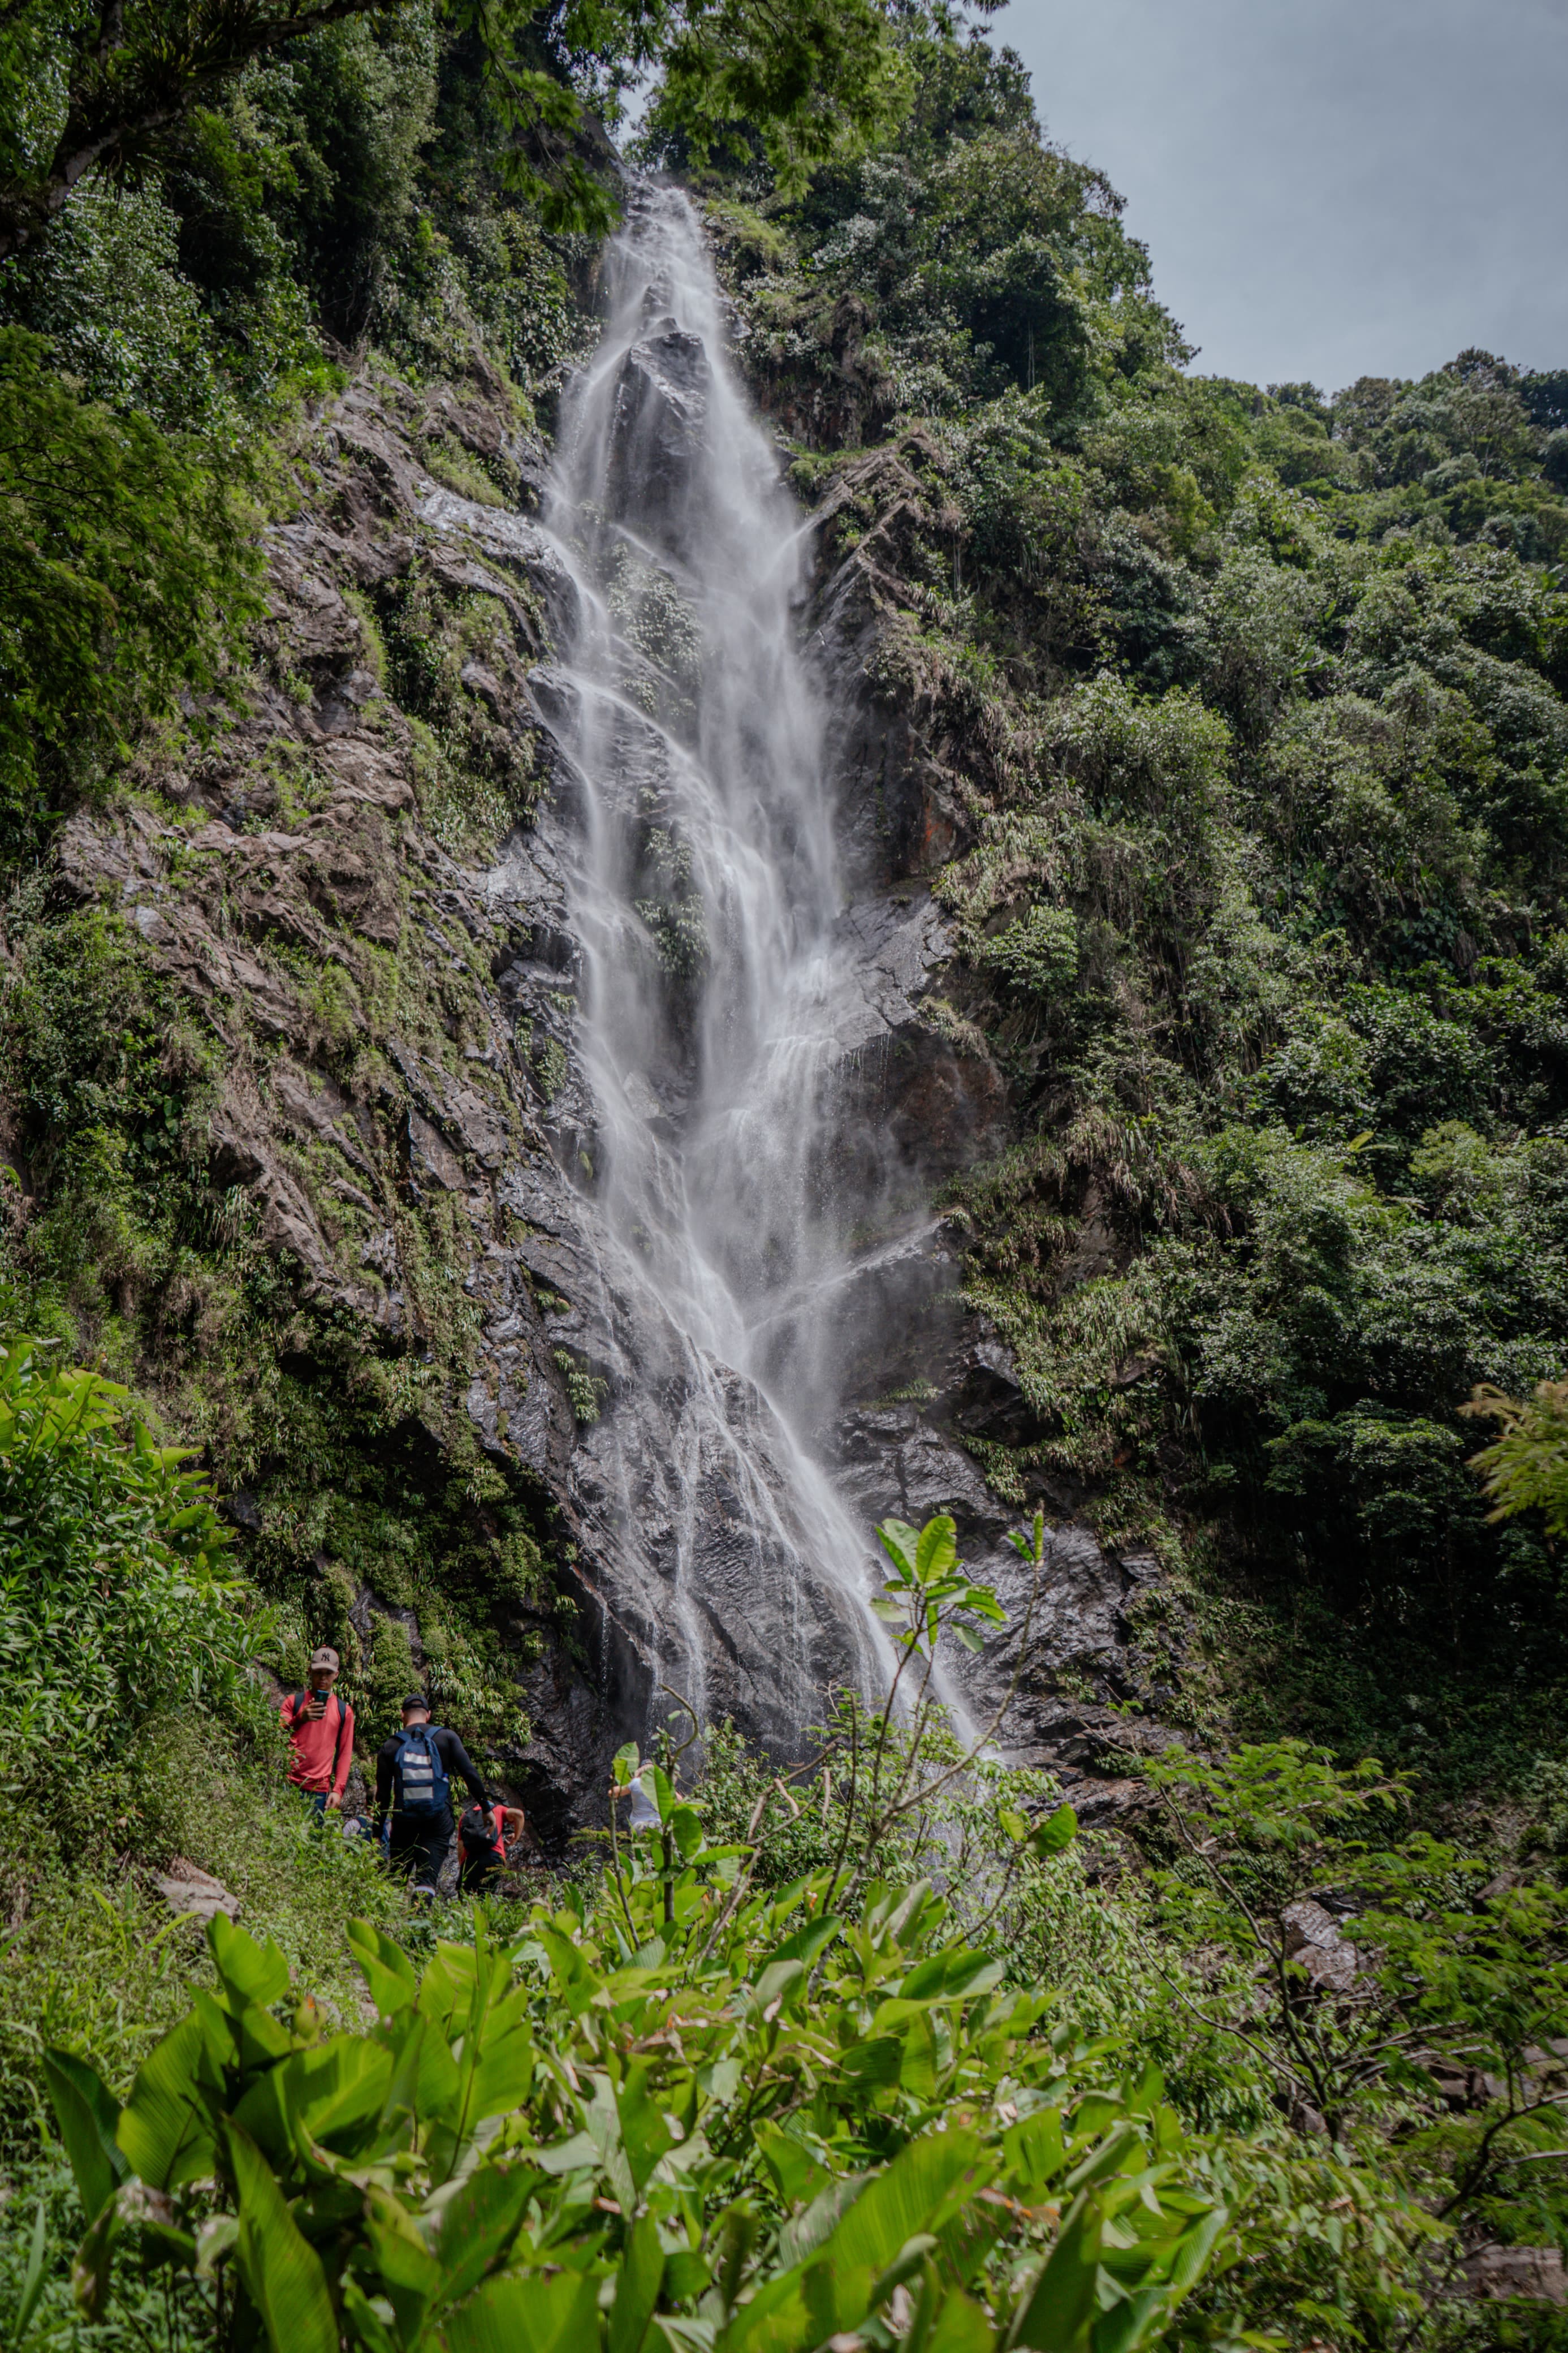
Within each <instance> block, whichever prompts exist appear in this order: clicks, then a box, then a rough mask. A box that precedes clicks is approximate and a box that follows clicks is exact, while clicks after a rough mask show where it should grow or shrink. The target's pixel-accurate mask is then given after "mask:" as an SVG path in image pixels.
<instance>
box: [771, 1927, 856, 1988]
mask: <svg viewBox="0 0 1568 2353" xmlns="http://www.w3.org/2000/svg"><path fill="white" fill-rule="evenodd" d="M843 1926H844V1923H843V1921H842V1920H840V1919H838V1918H837V1917H835V1916H834V1915H831V1914H830V1915H829V1916H828V1917H827V1918H826V1920H808V1921H807V1922H806V1924H805V1927H804V1928H797V1929H796V1930H795V1933H794V1935H793V1936H786V1937H785V1938H784V1942H783V1944H782V1945H775V1946H774V1947H773V1951H772V1952H771V1953H769V1954H768V1956H767V1957H766V1959H765V1960H764V1961H763V1965H762V1968H761V1969H759V1971H758V1973H757V1974H758V1977H759V1978H761V1977H762V1976H763V1973H764V1972H765V1971H766V1970H768V1969H770V1968H773V1965H774V1963H775V1962H778V1961H802V1962H804V1963H805V1967H806V1968H808V1969H809V1968H813V1967H814V1966H815V1964H816V1960H817V1958H818V1957H819V1955H821V1954H823V1953H825V1952H826V1949H827V1947H828V1946H829V1945H831V1943H832V1942H833V1939H834V1938H835V1936H837V1935H838V1933H839V1931H840V1929H841V1928H842V1927H843Z"/></svg>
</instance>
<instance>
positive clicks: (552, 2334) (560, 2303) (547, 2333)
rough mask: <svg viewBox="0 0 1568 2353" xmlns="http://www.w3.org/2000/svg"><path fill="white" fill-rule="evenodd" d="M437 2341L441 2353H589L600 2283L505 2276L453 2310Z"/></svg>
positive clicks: (567, 2276) (574, 2277)
mask: <svg viewBox="0 0 1568 2353" xmlns="http://www.w3.org/2000/svg"><path fill="white" fill-rule="evenodd" d="M439 2338H440V2343H441V2345H442V2346H443V2348H445V2353H591V2348H593V2347H595V2346H596V2345H597V2344H598V2341H599V2283H598V2281H597V2280H596V2279H594V2278H593V2277H591V2276H582V2275H579V2274H575V2273H572V2272H565V2273H560V2274H557V2275H556V2276H555V2277H554V2278H553V2279H538V2278H531V2277H526V2276H521V2275H519V2274H515V2273H506V2272H503V2273H501V2274H500V2276H499V2277H497V2278H495V2279H491V2280H487V2281H486V2282H485V2284H484V2285H483V2287H481V2288H479V2289H477V2290H476V2291H475V2293H474V2294H473V2295H470V2296H469V2297H468V2299H467V2301H466V2302H465V2303H462V2304H459V2305H455V2306H453V2308H452V2310H451V2311H450V2312H449V2313H448V2314H447V2318H446V2321H445V2323H444V2325H443V2327H442V2328H441V2329H440V2331H439Z"/></svg>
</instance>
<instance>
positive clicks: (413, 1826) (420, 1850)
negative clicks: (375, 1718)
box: [375, 1692, 485, 1903]
mask: <svg viewBox="0 0 1568 2353" xmlns="http://www.w3.org/2000/svg"><path fill="white" fill-rule="evenodd" d="M454 1777H460V1778H461V1779H462V1780H463V1782H464V1784H465V1785H466V1787H467V1788H468V1794H469V1796H470V1797H471V1798H472V1799H474V1800H475V1802H476V1803H482V1802H483V1799H484V1794H485V1792H484V1784H483V1783H482V1782H481V1781H480V1779H479V1775H478V1774H477V1773H476V1772H475V1770H474V1767H473V1762H472V1759H471V1758H470V1757H469V1755H468V1750H467V1749H466V1748H465V1747H464V1746H463V1744H462V1742H461V1740H460V1739H459V1738H458V1735H457V1734H456V1733H455V1732H448V1731H447V1728H446V1726H445V1725H439V1724H432V1723H431V1721H430V1703H429V1702H428V1700H427V1699H426V1696H425V1694H424V1693H423V1692H410V1693H409V1694H408V1697H407V1698H406V1699H405V1701H404V1703H403V1729H402V1731H401V1732H395V1733H394V1734H393V1735H392V1736H391V1738H390V1739H388V1740H384V1741H383V1742H382V1744H381V1746H380V1748H379V1749H378V1750H377V1752H376V1759H375V1827H376V1834H377V1836H378V1837H379V1836H381V1835H382V1833H383V1831H385V1833H386V1842H387V1851H388V1861H389V1862H391V1864H392V1867H393V1869H394V1870H395V1871H400V1872H402V1873H404V1875H405V1877H406V1878H407V1879H408V1881H409V1883H410V1885H411V1888H412V1891H413V1894H414V1895H415V1897H416V1900H417V1901H421V1902H424V1903H428V1902H429V1901H430V1900H431V1898H432V1897H433V1896H434V1895H435V1893H436V1888H437V1882H438V1881H439V1879H440V1876H441V1867H442V1865H443V1864H444V1863H445V1862H446V1860H447V1852H448V1850H449V1849H450V1847H451V1843H452V1781H453V1778H454Z"/></svg>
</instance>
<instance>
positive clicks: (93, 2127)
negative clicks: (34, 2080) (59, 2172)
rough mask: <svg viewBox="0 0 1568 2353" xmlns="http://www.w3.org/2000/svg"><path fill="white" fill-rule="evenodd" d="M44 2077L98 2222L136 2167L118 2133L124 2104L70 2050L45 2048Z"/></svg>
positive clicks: (84, 2199) (85, 2204) (81, 2193)
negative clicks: (133, 2167)
mask: <svg viewBox="0 0 1568 2353" xmlns="http://www.w3.org/2000/svg"><path fill="white" fill-rule="evenodd" d="M44 2081H45V2083H46V2084H47V2086H48V2093H49V2099H50V2102H51V2104H52V2105H53V2107H54V2111H55V2116H56V2118H57V2120H58V2124H59V2128H60V2138H61V2139H62V2140H63V2141H64V2143H65V2146H66V2155H67V2157H68V2158H69V2159H70V2168H71V2174H72V2176H73V2178H74V2179H75V2182H76V2187H77V2195H78V2197H79V2199H80V2200H81V2206H82V2212H83V2213H84V2214H85V2215H86V2216H87V2219H88V2221H89V2222H90V2221H96V2219H97V2217H98V2216H99V2215H100V2213H101V2212H102V2211H103V2209H104V2207H105V2206H106V2205H107V2204H108V2202H109V2200H110V2198H111V2197H112V2196H113V2194H114V2192H115V2190H116V2189H118V2188H119V2186H120V2184H121V2182H122V2181H123V2180H124V2179H125V2178H126V2176H127V2174H128V2173H129V2172H130V2170H131V2168H130V2167H129V2165H128V2164H127V2163H126V2161H125V2156H124V2152H123V2151H122V2149H121V2147H120V2145H119V2143H118V2142H117V2141H116V2139H115V2137H114V2135H115V2129H116V2127H117V2126H118V2125H119V2122H120V2105H119V2103H118V2101H117V2100H115V2098H114V2097H113V2095H112V2094H111V2093H110V2091H109V2090H108V2088H107V2086H106V2085H105V2084H103V2083H102V2082H101V2081H100V2078H99V2076H98V2075H97V2074H96V2073H94V2071H93V2069H92V2068H90V2067H89V2065H88V2063H87V2062H86V2060H85V2059H77V2058H74V2057H73V2056H72V2055H71V2054H70V2052H66V2051H46V2052H45V2053H44Z"/></svg>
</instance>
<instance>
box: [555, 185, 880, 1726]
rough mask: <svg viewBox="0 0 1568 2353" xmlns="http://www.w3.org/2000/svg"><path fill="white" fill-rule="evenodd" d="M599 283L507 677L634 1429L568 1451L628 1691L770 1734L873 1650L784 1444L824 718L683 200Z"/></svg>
mask: <svg viewBox="0 0 1568 2353" xmlns="http://www.w3.org/2000/svg"><path fill="white" fill-rule="evenodd" d="M607 268H608V273H609V310H608V322H607V324H606V327H605V334H604V338H603V341H602V343H601V345H600V347H599V350H598V352H597V353H596V355H595V358H594V360H593V361H592V363H591V364H589V365H588V366H587V367H586V368H585V369H584V372H583V374H582V375H581V377H580V378H579V380H578V381H577V383H576V384H575V385H574V388H573V391H572V393H571V395H570V396H569V398H568V400H567V402H566V404H565V413H564V416H563V429H562V433H561V437H560V443H561V455H560V458H559V459H558V464H557V474H556V486H555V491H554V495H553V498H552V501H551V503H550V506H549V507H548V509H547V512H546V517H545V520H546V522H547V525H548V528H549V532H550V534H551V536H552V540H553V541H554V542H555V543H556V546H557V548H558V550H559V552H560V556H561V560H562V562H563V565H565V566H566V567H568V568H569V571H570V574H571V577H572V581H573V584H574V590H575V594H574V598H573V600H572V603H571V607H570V609H569V614H568V618H567V621H566V623H565V625H564V626H563V627H560V628H558V631H557V638H558V643H557V659H556V660H555V661H554V663H553V664H552V665H550V666H549V667H548V669H547V670H546V671H544V672H542V673H541V674H539V676H538V677H537V678H536V681H535V686H536V693H537V695H538V698H539V701H540V704H541V707H542V710H543V711H544V712H546V714H547V717H548V719H549V723H550V725H551V728H552V733H553V734H554V737H555V740H556V743H557V744H558V745H559V746H560V747H561V749H562V750H563V753H564V754H565V755H566V759H567V761H568V763H569V766H570V771H571V774H572V777H573V780H574V802H575V806H574V808H573V809H572V811H571V821H570V824H569V825H568V826H566V827H565V828H563V849H562V857H563V865H564V868H565V871H566V877H567V888H568V896H569V905H570V912H571V923H572V930H573V934H574V937H575V940H576V942H577V944H578V947H579V951H580V956H581V965H580V973H579V978H578V989H577V1009H576V1029H575V1044H576V1047H577V1050H578V1051H579V1053H580V1054H581V1057H582V1060H583V1066H584V1071H585V1075H586V1079H587V1082H588V1087H589V1090H590V1092H591V1095H592V1113H591V1118H590V1120H589V1121H588V1123H587V1125H586V1129H585V1133H584V1134H583V1135H582V1136H581V1137H580V1138H579V1139H577V1141H576V1143H575V1145H574V1150H573V1152H572V1153H571V1154H570V1155H568V1166H567V1173H568V1175H569V1176H571V1178H572V1179H573V1181H574V1184H576V1185H577V1186H578V1187H579V1188H580V1190H581V1191H582V1193H583V1194H584V1197H585V1198H586V1200H587V1202H588V1203H589V1204H591V1212H592V1226H591V1231H592V1234H593V1236H594V1252H593V1255H594V1281H595V1286H596V1289H597V1293H598V1300H597V1310H596V1321H597V1325H598V1328H599V1330H600V1331H601V1333H602V1334H603V1335H606V1336H605V1338H604V1339H603V1341H602V1344H601V1345H602V1346H603V1349H604V1352H605V1358H606V1361H607V1362H608V1363H609V1365H610V1366H611V1369H612V1373H614V1372H615V1370H616V1366H620V1367H621V1368H623V1371H624V1373H625V1376H626V1381H625V1383H624V1384H623V1383H616V1382H615V1381H612V1388H613V1389H614V1388H616V1387H618V1386H626V1385H630V1386H640V1387H641V1388H643V1389H644V1390H646V1391H647V1393H648V1394H649V1395H650V1396H651V1397H653V1398H657V1400H658V1415H659V1419H658V1420H657V1421H656V1422H650V1420H649V1419H648V1417H647V1414H644V1415H641V1416H639V1415H637V1413H636V1412H634V1411H631V1410H628V1409H625V1408H624V1407H622V1406H617V1404H616V1402H615V1400H614V1398H612V1404H611V1407H610V1409H609V1410H608V1411H607V1412H606V1414H605V1419H604V1421H603V1422H602V1423H601V1424H600V1425H599V1426H598V1427H597V1428H595V1430H591V1431H590V1432H589V1433H588V1434H587V1438H586V1440H585V1442H584V1447H583V1449H581V1450H580V1451H582V1452H583V1453H584V1454H585V1455H586V1457H587V1461H588V1467H587V1470H586V1471H585V1472H584V1482H585V1492H586V1493H587V1494H588V1497H589V1504H590V1508H591V1510H592V1512H593V1513H594V1514H595V1518H596V1521H597V1524H598V1525H599V1528H600V1531H601V1539H600V1550H601V1554H603V1553H604V1552H605V1550H609V1551H611V1552H614V1551H615V1550H616V1547H619V1550H620V1554H621V1556H624V1557H626V1558H627V1559H628V1560H629V1559H632V1558H639V1557H640V1558H642V1559H644V1560H646V1561H647V1563H648V1567H647V1572H646V1574H645V1575H643V1577H642V1578H641V1592H640V1602H639V1604H638V1606H639V1608H640V1611H641V1615H642V1621H643V1625H644V1639H645V1641H646V1642H647V1646H648V1648H650V1649H651V1651H653V1653H654V1654H655V1667H656V1671H657V1678H658V1679H662V1680H666V1681H668V1683H671V1684H672V1685H673V1687H675V1688H676V1689H678V1690H680V1691H682V1692H683V1693H684V1694H686V1695H687V1696H689V1698H690V1699H691V1701H692V1704H693V1705H694V1706H695V1707H696V1708H697V1709H698V1710H699V1712H700V1713H703V1714H705V1715H706V1714H709V1713H710V1712H716V1711H717V1710H719V1709H721V1708H725V1707H731V1706H734V1707H736V1710H737V1713H741V1714H743V1715H746V1716H747V1717H748V1718H749V1719H750V1720H751V1722H752V1724H753V1725H757V1724H759V1723H760V1724H761V1725H763V1728H764V1730H765V1731H767V1732H768V1733H769V1734H770V1735H771V1736H773V1738H774V1739H775V1740H777V1741H779V1742H782V1743H785V1744H787V1743H789V1742H791V1741H792V1740H793V1739H794V1738H795V1736H797V1735H798V1733H799V1731H800V1730H801V1728H802V1727H803V1726H804V1725H806V1724H809V1723H811V1722H813V1721H819V1720H820V1714H821V1707H822V1692H823V1687H824V1685H825V1683H827V1682H829V1681H831V1680H834V1679H837V1680H839V1681H854V1682H857V1683H860V1684H861V1685H862V1686H865V1685H866V1684H867V1683H868V1682H869V1681H871V1680H874V1679H879V1662H880V1659H881V1657H882V1655H883V1653H882V1649H881V1638H880V1636H879V1632H878V1630H877V1628H876V1624H875V1620H873V1619H872V1618H871V1617H870V1614H869V1611H868V1606H867V1596H868V1591H869V1589H870V1585H871V1570H870V1548H869V1544H868V1531H865V1530H863V1529H861V1528H860V1527H858V1525H856V1523H855V1522H854V1521H853V1520H852V1518H851V1517H850V1515H849V1514H848V1513H847V1510H846V1508H845V1506H844V1504H842V1502H841V1501H840V1499H839V1497H838V1495H837V1493H836V1492H835V1489H834V1486H833V1483H832V1482H831V1480H830V1478H829V1476H828V1475H827V1473H826V1471H825V1469H824V1467H823V1465H822V1462H821V1461H820V1460H819V1457H818V1451H817V1447H816V1444H814V1440H813V1431H814V1430H821V1428H822V1427H823V1426H824V1425H825V1424H826V1423H829V1422H830V1421H831V1419H832V1415H833V1410H834V1407H835V1404H836V1401H837V1377H836V1355H837V1351H836V1347H835V1342H834V1314H835V1307H836V1303H837V1300H838V1298H839V1295H840V1293H841V1291H842V1287H843V1284H844V1281H845V1277H846V1273H847V1268H848V1265H849V1244H848V1239H847V1232H846V1230H845V1228H846V1222H847V1219H849V1217H850V1216H851V1215H852V1204H851V1202H850V1201H849V1200H847V1198H845V1194H846V1188H845V1187H843V1186H842V1185H841V1184H838V1183H837V1182H836V1175H835V1161H836V1154H837V1149H838V1139H837V1138H836V1135H835V1132H834V1121H833V1089H834V1078H835V1071H836V1069H837V1066H838V1065H839V1064H840V1063H841V1062H842V1061H843V1060H844V1059H845V1057H846V1055H847V1053H850V1052H852V1051H853V1049H854V1047H855V1045H856V1043H857V1039H856V1037H855V1035H854V1021H853V1009H854V1004H855V1001H856V1000H855V989H854V979H853V973H852V970H851V966H850V957H849V952H848V950H847V947H846V945H845V944H844V941H843V938H842V935H841V926H840V915H841V911H842V902H843V896H844V894H843V891H842V888H841V883H840V880H839V876H838V872H837V860H836V855H835V843H834V825H833V807H832V796H831V789H830V770H829V760H828V745H827V714H826V712H825V709H824V707H823V705H822V702H821V701H820V699H819V697H818V694H817V692H816V691H815V689H814V685H813V681H812V678H811V676H810V673H809V670H808V668H807V666H806V664H805V661H804V660H803V659H802V656H801V652H800V650H799V647H798V644H797V638H798V624H799V615H800V609H801V606H802V602H803V598H804V593H805V527H804V525H803V522H802V518H801V516H800V514H799V512H798V511H797V510H796V509H795V506H794V504H793V502H792V501H791V500H790V498H789V496H788V494H787V492H786V491H785V490H784V488H783V487H782V485H781V483H780V480H779V466H778V459H777V455H776V452H775V451H774V449H773V448H772V447H771V446H770V444H769V442H768V440H767V438H765V436H764V434H763V431H762V430H761V429H760V427H759V426H758V424H757V423H756V421H755V419H754V418H753V417H752V414H751V412H750V409H749V408H748V406H747V403H746V401H745V398H744V396H743V395H742V390H741V388H740V386H739V385H738V383H737V382H736V379H735V376H734V374H733V372H732V370H731V366H730V364H729V361H728V358H727V355H726V351H725V329H724V316H723V305H722V300H721V295H720V292H719V289H718V287H717V284H716V282H715V280H714V275H713V270H712V266H711V263H710V258H709V255H708V251H707V248H706V245H705V242H704V239H703V236H702V232H701V229H700V225H699V222H698V220H697V218H696V216H695V215H694V213H693V211H692V208H691V206H690V205H689V202H688V201H687V199H686V198H685V196H684V195H680V194H679V193H678V192H676V191H674V190H671V189H666V188H660V187H656V186H650V185H646V184H643V185H637V186H635V187H634V188H633V189H632V191H631V192H630V195H629V198H628V205H627V216H626V225H625V227H624V228H623V230H622V231H621V233H620V235H619V236H618V237H616V239H615V240H614V242H613V244H612V246H611V248H610V251H609V256H608V263H607ZM650 1456H657V1457H658V1458H659V1459H658V1460H652V1459H650ZM627 1581H628V1583H635V1582H636V1580H633V1579H630V1578H629V1577H628V1580H627ZM716 1662H717V1663H718V1665H719V1666H721V1668H722V1673H721V1676H720V1678H719V1682H720V1684H721V1687H716V1684H715V1671H716ZM656 1697H657V1694H656Z"/></svg>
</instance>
